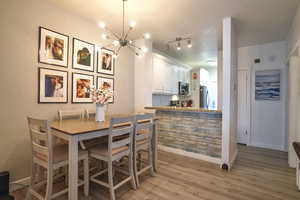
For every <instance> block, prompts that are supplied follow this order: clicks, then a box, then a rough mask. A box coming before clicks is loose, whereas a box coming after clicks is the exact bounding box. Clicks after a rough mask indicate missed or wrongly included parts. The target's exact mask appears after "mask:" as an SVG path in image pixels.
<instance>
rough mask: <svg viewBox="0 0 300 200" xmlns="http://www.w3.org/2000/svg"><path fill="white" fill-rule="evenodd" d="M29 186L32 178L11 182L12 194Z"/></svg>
mask: <svg viewBox="0 0 300 200" xmlns="http://www.w3.org/2000/svg"><path fill="white" fill-rule="evenodd" d="M29 184H30V177H27V178H23V179H20V180H17V181H13V182H10V192H14V191H16V190H20V189H22V188H24V187H27V186H29Z"/></svg>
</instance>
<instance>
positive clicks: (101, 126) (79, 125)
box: [51, 118, 109, 135]
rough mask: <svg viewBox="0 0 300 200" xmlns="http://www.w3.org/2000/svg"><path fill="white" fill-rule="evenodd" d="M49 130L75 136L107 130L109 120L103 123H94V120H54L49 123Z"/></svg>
mask: <svg viewBox="0 0 300 200" xmlns="http://www.w3.org/2000/svg"><path fill="white" fill-rule="evenodd" d="M51 128H52V129H54V130H57V131H60V132H63V133H66V134H69V135H77V134H82V133H89V132H93V131H101V130H105V129H108V128H109V120H105V121H104V122H96V121H95V119H94V118H92V119H67V120H62V121H59V120H55V121H53V122H52V123H51Z"/></svg>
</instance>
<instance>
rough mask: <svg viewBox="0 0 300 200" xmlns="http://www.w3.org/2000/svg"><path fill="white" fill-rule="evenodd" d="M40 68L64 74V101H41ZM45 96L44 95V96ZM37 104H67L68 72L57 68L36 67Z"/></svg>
mask: <svg viewBox="0 0 300 200" xmlns="http://www.w3.org/2000/svg"><path fill="white" fill-rule="evenodd" d="M42 70H48V71H56V72H61V73H65V74H66V81H65V83H66V100H65V101H42V100H41V72H42ZM44 98H46V97H44ZM37 100H38V104H67V103H68V101H69V72H68V71H64V70H57V69H49V68H45V67H39V68H38V95H37Z"/></svg>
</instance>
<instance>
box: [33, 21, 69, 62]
mask: <svg viewBox="0 0 300 200" xmlns="http://www.w3.org/2000/svg"><path fill="white" fill-rule="evenodd" d="M68 55H69V36H67V35H64V34H61V33H58V32H55V31H51V30H49V29H46V28H43V27H40V28H39V56H38V58H39V62H40V63H44V64H50V65H56V66H61V67H68Z"/></svg>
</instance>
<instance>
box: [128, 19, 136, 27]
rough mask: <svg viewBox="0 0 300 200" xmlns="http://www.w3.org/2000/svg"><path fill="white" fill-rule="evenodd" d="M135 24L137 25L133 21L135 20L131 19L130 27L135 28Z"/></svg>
mask: <svg viewBox="0 0 300 200" xmlns="http://www.w3.org/2000/svg"><path fill="white" fill-rule="evenodd" d="M135 26H136V22H135V21H133V20H131V21H130V22H129V27H130V28H134V27H135Z"/></svg>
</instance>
